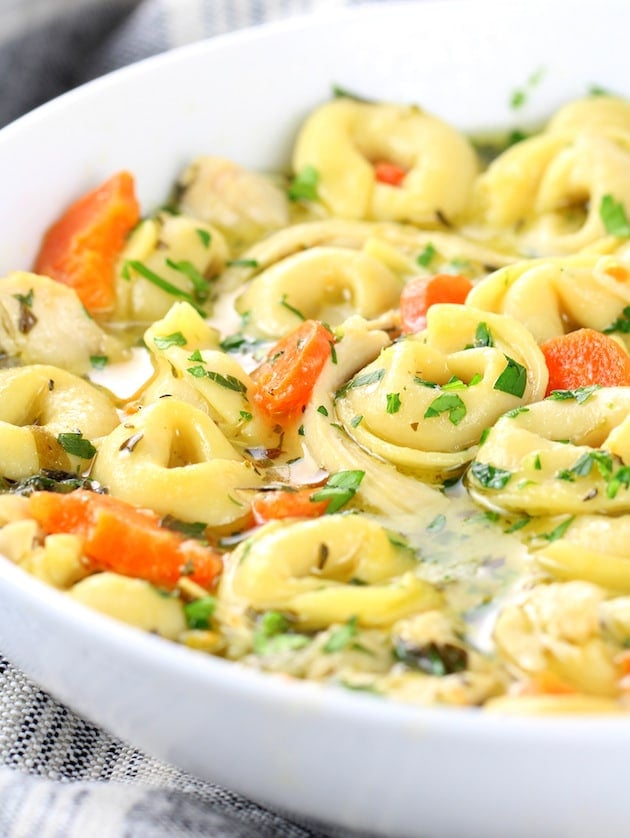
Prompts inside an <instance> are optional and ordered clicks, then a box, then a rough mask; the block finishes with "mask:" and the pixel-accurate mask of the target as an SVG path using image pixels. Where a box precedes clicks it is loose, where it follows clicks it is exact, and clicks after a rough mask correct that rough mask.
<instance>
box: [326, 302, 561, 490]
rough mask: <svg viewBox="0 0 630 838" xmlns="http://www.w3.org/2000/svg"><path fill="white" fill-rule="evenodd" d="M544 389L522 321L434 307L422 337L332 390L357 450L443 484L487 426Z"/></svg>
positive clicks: (397, 346) (540, 364) (543, 374)
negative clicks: (357, 444) (357, 447)
mask: <svg viewBox="0 0 630 838" xmlns="http://www.w3.org/2000/svg"><path fill="white" fill-rule="evenodd" d="M546 385H547V369H546V366H545V363H544V359H543V357H542V354H541V352H540V350H539V349H538V347H537V346H536V343H535V342H534V341H533V339H532V337H531V336H530V334H529V333H528V332H527V331H526V330H525V329H524V328H523V327H522V326H521V325H520V324H519V323H517V322H516V321H514V320H512V319H511V318H507V317H502V316H500V315H494V314H486V313H484V312H480V311H478V310H476V309H473V308H471V307H467V306H466V307H464V306H456V305H447V304H443V305H435V306H433V307H432V308H431V309H430V310H429V313H428V325H427V329H426V331H424V332H421V333H419V334H416V335H410V336H407V337H405V338H404V339H402V340H399V341H396V342H395V343H393V344H392V345H391V346H387V347H386V348H384V349H383V350H382V351H381V352H380V354H379V355H378V357H377V358H375V360H374V361H372V363H370V364H368V365H367V366H365V367H363V368H361V369H360V370H359V372H358V373H357V374H356V375H355V376H354V377H353V378H351V379H350V380H349V381H347V382H346V383H345V384H344V385H343V386H342V387H341V388H340V389H339V390H338V391H337V395H336V399H335V411H336V414H335V415H336V416H338V417H339V419H340V420H341V422H342V424H343V427H344V429H345V431H346V433H347V434H348V435H349V436H351V437H353V438H354V439H356V441H357V442H358V443H359V444H360V445H361V446H362V447H363V448H365V449H367V450H368V451H371V452H372V453H374V454H375V455H377V456H379V457H382V458H383V459H385V460H387V461H389V462H392V463H394V464H395V465H397V466H398V467H400V468H401V469H404V470H406V471H411V472H412V473H415V474H417V475H418V476H419V477H421V478H422V479H424V480H430V481H436V482H442V481H444V480H445V479H448V478H450V477H452V476H453V475H455V476H456V475H457V474H458V473H459V472H461V470H462V469H463V467H464V466H465V464H466V463H467V462H468V461H469V460H471V459H472V457H473V456H474V455H475V452H476V450H477V449H476V446H477V444H478V442H479V439H480V437H481V434H482V432H483V431H484V429H485V428H486V427H488V426H489V425H491V424H492V423H493V422H494V421H495V420H496V419H497V418H498V417H499V416H500V415H501V414H502V413H505V412H506V411H507V410H511V409H517V408H518V407H519V406H521V405H523V404H526V403H528V402H530V401H536V400H538V399H539V398H541V397H542V396H543V395H544V392H545V387H546Z"/></svg>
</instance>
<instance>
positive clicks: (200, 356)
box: [186, 349, 206, 364]
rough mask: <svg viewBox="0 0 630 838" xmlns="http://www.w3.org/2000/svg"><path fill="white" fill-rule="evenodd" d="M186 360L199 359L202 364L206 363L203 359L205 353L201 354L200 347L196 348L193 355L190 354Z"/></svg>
mask: <svg viewBox="0 0 630 838" xmlns="http://www.w3.org/2000/svg"><path fill="white" fill-rule="evenodd" d="M186 360H187V361H197V362H198V363H201V364H205V363H206V362H205V361H204V359H203V355H202V354H201V352H200V351H199V350H198V349H195V351H194V352H193V353H192V355H189V356H188V358H187V359H186Z"/></svg>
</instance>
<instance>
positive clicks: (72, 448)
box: [57, 431, 96, 460]
mask: <svg viewBox="0 0 630 838" xmlns="http://www.w3.org/2000/svg"><path fill="white" fill-rule="evenodd" d="M57 442H58V443H59V445H61V447H62V448H63V450H64V451H65V452H66V454H70V455H73V456H75V457H80V458H81V459H82V460H91V459H92V457H93V456H94V455H95V454H96V448H95V447H94V446H93V445H92V443H91V442H90V440H89V439H85V438H84V436H83V434H82V433H81V431H77V432H76V433H62V434H59V435H58V437H57Z"/></svg>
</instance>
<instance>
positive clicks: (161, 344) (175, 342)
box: [153, 332, 188, 349]
mask: <svg viewBox="0 0 630 838" xmlns="http://www.w3.org/2000/svg"><path fill="white" fill-rule="evenodd" d="M187 342H188V341H187V340H186V338H185V337H184V335H183V334H182V333H181V332H173V333H172V334H170V335H157V336H156V337H154V338H153V343H154V344H155V345H156V346H157V348H158V349H168V347H169V346H186V344H187Z"/></svg>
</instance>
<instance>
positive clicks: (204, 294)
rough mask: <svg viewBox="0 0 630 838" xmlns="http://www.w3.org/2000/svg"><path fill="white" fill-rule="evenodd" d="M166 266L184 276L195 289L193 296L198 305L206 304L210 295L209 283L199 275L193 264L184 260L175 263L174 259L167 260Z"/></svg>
mask: <svg viewBox="0 0 630 838" xmlns="http://www.w3.org/2000/svg"><path fill="white" fill-rule="evenodd" d="M166 264H167V265H168V266H169V268H173V270H174V271H178V272H179V273H181V274H183V275H184V276H185V277H186V279H188V280H189V282H190V283H191V285H192V287H193V295H194V297H195V299H196V300H197V302H198V303H205V301H206V300H207V299H208V295H209V294H210V289H209V287H208V283H207V282H206V280H205V279H204V277H203V276H202V275H201V274H200V273H199V271H198V270H197V268H196V267H195V266H194V265H193V263H192V262H189V261H188V260H187V259H182V260H181V261H179V262H174V261H173V260H172V259H167V260H166Z"/></svg>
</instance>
